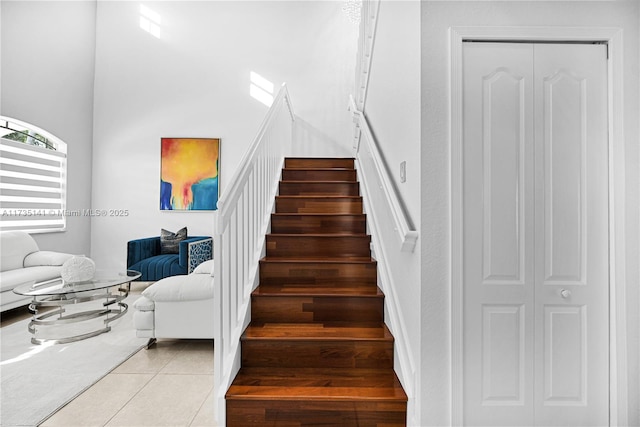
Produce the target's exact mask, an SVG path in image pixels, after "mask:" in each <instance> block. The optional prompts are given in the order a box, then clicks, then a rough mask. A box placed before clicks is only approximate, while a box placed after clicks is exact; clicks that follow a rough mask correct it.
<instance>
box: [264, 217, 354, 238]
mask: <svg viewBox="0 0 640 427" xmlns="http://www.w3.org/2000/svg"><path fill="white" fill-rule="evenodd" d="M366 231H367V224H366V217H365V216H364V215H336V216H334V215H330V216H327V215H278V214H273V215H272V216H271V232H272V233H276V234H332V233H337V234H340V233H345V234H365V233H366Z"/></svg>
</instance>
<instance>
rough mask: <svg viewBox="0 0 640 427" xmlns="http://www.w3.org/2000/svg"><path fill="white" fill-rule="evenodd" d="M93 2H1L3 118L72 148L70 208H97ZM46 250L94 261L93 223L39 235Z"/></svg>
mask: <svg viewBox="0 0 640 427" xmlns="http://www.w3.org/2000/svg"><path fill="white" fill-rule="evenodd" d="M95 11H96V2H95V1H78V2H48V1H47V2H45V1H42V2H39V1H34V2H22V1H3V2H2V17H1V25H0V27H1V29H0V33H1V43H2V47H1V50H0V52H1V58H0V59H1V63H2V75H1V83H0V86H1V90H0V94H1V95H0V96H1V98H0V106H1V108H0V115H3V116H7V117H12V118H15V119H18V120H21V121H24V122H27V123H32V124H33V125H35V126H37V127H40V128H42V129H45V130H47V131H49V132H50V133H52V134H54V135H55V136H57V137H58V138H60V139H62V140H63V141H65V142H66V143H67V148H68V177H67V185H68V187H67V209H70V210H71V209H88V208H90V207H91V142H92V127H93V119H92V116H93V76H94V73H93V72H94V68H93V60H94V54H95ZM34 237H35V239H36V241H37V242H38V244H39V245H40V248H41V249H50V250H54V249H55V250H61V251H67V252H72V253H80V254H87V255H89V254H90V253H89V251H90V219H89V217H69V218H67V231H66V232H58V233H46V234H36V235H34Z"/></svg>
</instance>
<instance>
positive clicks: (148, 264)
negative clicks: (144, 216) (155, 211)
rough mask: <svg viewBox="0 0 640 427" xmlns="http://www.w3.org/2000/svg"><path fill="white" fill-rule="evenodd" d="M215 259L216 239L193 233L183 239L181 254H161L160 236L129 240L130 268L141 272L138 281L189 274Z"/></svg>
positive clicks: (128, 255)
mask: <svg viewBox="0 0 640 427" xmlns="http://www.w3.org/2000/svg"><path fill="white" fill-rule="evenodd" d="M212 258H213V239H212V238H211V237H208V236H191V237H187V239H185V240H183V241H181V242H180V248H179V253H177V254H162V253H161V250H160V236H156V237H147V238H143V239H137V240H130V241H129V242H127V269H128V270H136V271H139V272H140V273H142V276H141V277H140V279H139V280H142V281H145V282H155V281H157V280H160V279H163V278H165V277H169V276H176V275H178V274H190V273H191V272H193V270H194V269H195V268H196V267H197V266H198V265H199V264H201V263H202V262H204V261H207V260H210V259H212Z"/></svg>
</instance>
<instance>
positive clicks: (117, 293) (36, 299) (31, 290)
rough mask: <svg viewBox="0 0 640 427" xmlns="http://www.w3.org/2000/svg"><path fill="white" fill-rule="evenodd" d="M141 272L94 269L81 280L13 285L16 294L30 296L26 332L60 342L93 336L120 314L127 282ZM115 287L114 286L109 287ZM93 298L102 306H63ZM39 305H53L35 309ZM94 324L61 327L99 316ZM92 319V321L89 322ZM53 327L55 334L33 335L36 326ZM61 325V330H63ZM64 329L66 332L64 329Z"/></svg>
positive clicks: (45, 340) (38, 341) (124, 307)
mask: <svg viewBox="0 0 640 427" xmlns="http://www.w3.org/2000/svg"><path fill="white" fill-rule="evenodd" d="M140 276H141V274H140V272H138V271H133V270H127V271H126V273H105V272H100V271H97V272H96V274H95V276H94V278H93V279H91V280H86V281H83V282H65V281H64V280H62V279H54V280H49V281H46V282H28V283H23V284H21V285H18V286H16V287H15V288H14V289H13V292H15V293H16V294H19V295H25V296H30V297H33V301H32V302H31V304H29V311H30V312H31V314H33V318H32V319H31V321H30V322H29V326H28V329H29V332H30V333H31V334H32V335H33V337H32V338H31V342H32V343H33V344H44V343H51V344H64V343H69V342H73V341H79V340H83V339H86V338H89V337H94V336H96V335H99V334H103V333H105V332H109V331H110V330H111V326H109V323H111V322H113V321H114V320H116V319H119V318H120V317H122V316H123V315H124V314H125V313H126V312H127V310H128V309H129V307H128V305H127V304H126V303H124V302H123V301H122V300H124V299H125V298H126V297H127V296H128V295H129V291H130V289H131V282H132V281H133V280H136V279H137V278H139V277H140ZM112 288H115V289H112ZM94 300H104V301H103V302H102V308H99V309H92V310H83V309H82V307H79V308H78V309H77V310H76V311H74V312H70V313H68V314H65V313H66V312H67V307H69V308H70V306H71V305H75V304H79V303H84V302H88V301H94ZM43 307H57V308H56V309H53V310H48V311H45V312H43V313H39V311H40V309H41V308H43ZM103 317H104V319H102V322H100V323H99V324H98V326H97V327H96V326H94V325H89V326H90V327H91V329H90V330H89V331H82V333H78V329H82V328H73V327H65V326H64V325H71V324H77V323H79V322H88V321H90V320H91V319H99V318H103ZM91 323H93V322H91ZM58 325H60V327H59V328H55V329H56V332H57V334H58V335H60V334H61V333H62V336H56V337H55V338H37V337H36V336H35V335H36V332H38V329H42V330H43V331H44V329H46V328H39V327H41V326H42V327H50V326H58ZM63 329H65V330H63ZM65 332H67V333H65Z"/></svg>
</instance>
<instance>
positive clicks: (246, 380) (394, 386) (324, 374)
mask: <svg viewBox="0 0 640 427" xmlns="http://www.w3.org/2000/svg"><path fill="white" fill-rule="evenodd" d="M226 397H227V399H261V400H263V399H278V400H345V399H346V400H352V399H361V400H383V401H402V402H406V401H407V395H406V393H405V392H404V390H403V389H402V386H401V384H400V381H399V380H398V378H397V376H396V374H395V372H394V371H393V370H392V369H366V368H355V369H353V368H271V367H269V368H260V367H251V368H241V369H240V372H238V375H237V376H236V379H235V381H234V383H233V385H232V386H231V387H230V388H229V390H228V391H227V395H226Z"/></svg>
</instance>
